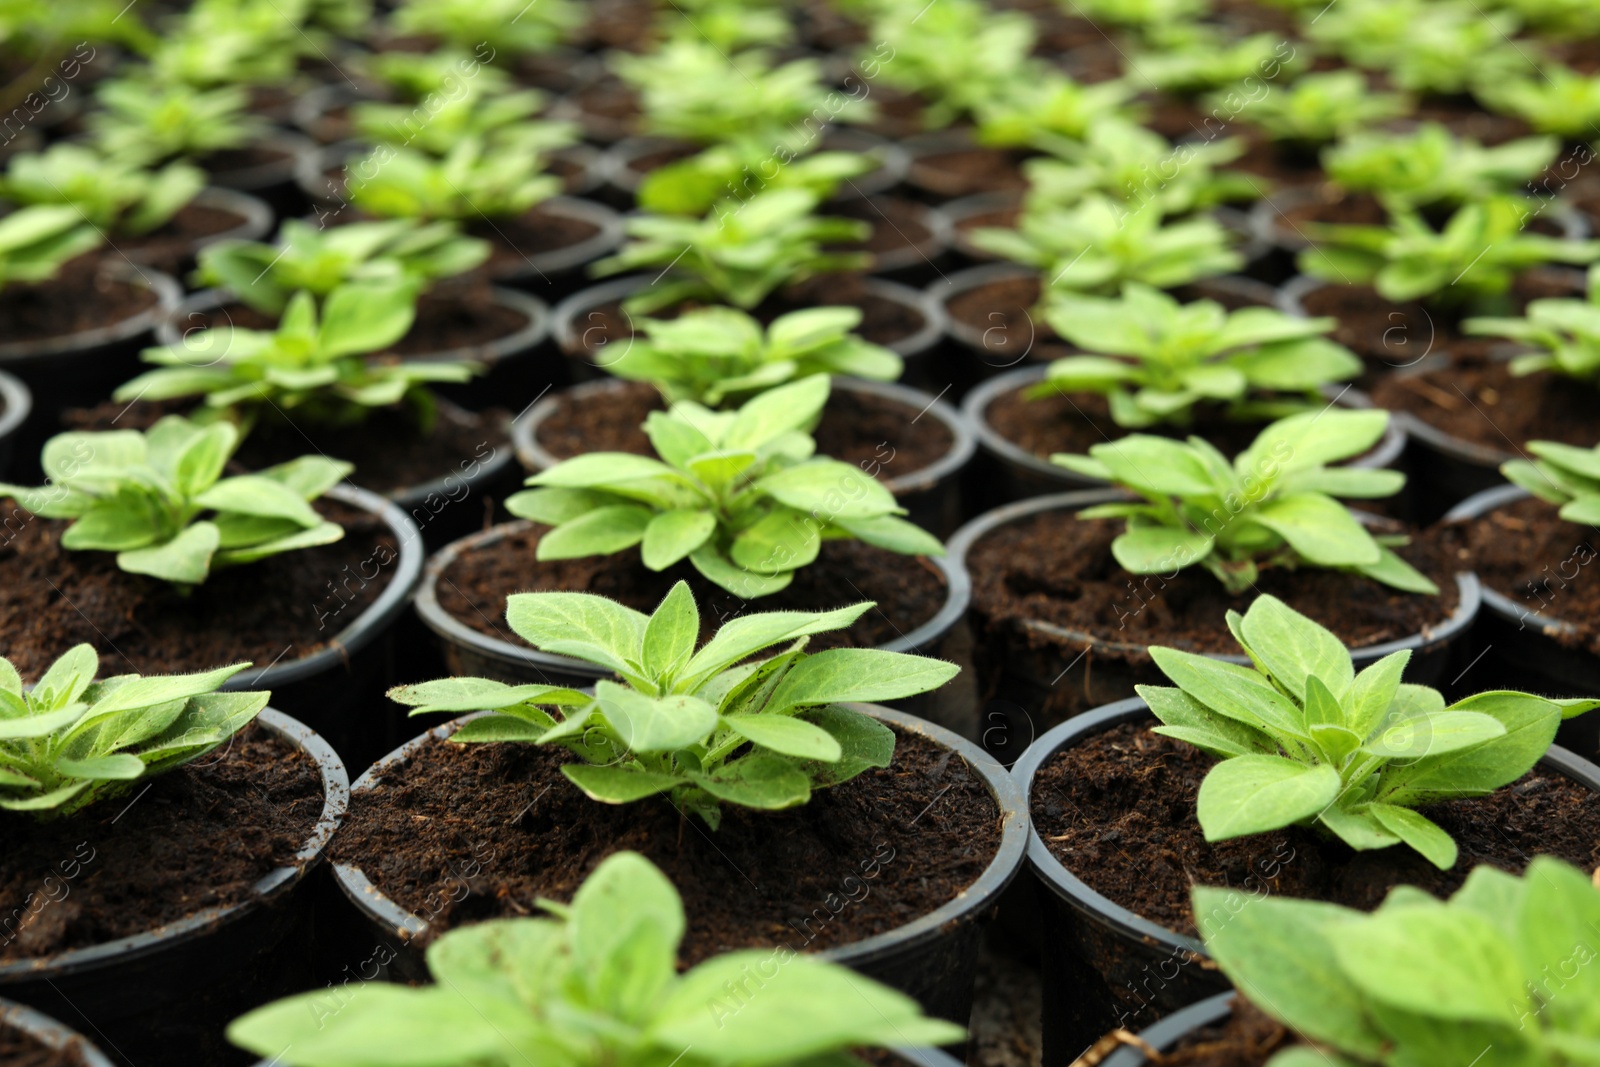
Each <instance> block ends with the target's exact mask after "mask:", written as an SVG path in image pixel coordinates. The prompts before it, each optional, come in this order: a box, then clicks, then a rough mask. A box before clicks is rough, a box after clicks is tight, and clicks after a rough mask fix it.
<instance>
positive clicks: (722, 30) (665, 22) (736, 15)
mask: <svg viewBox="0 0 1600 1067" xmlns="http://www.w3.org/2000/svg"><path fill="white" fill-rule="evenodd" d="M657 18H658V21H659V23H660V25H661V27H662V30H663V32H664V35H665V36H666V38H667V40H668V41H684V40H693V41H706V42H709V43H710V44H711V45H712V46H713V47H715V48H718V49H720V50H722V51H723V52H728V53H733V52H740V51H743V50H744V49H746V48H755V47H762V46H773V47H776V46H781V45H789V44H792V43H794V36H795V33H794V25H793V24H792V23H791V22H790V21H789V16H788V14H787V12H786V11H785V10H784V8H783V6H782V5H780V4H764V3H749V2H747V0H694V2H689V0H681V2H679V3H677V4H675V5H674V6H673V7H672V8H671V9H669V10H666V11H662V12H660V14H659V15H658V16H657Z"/></svg>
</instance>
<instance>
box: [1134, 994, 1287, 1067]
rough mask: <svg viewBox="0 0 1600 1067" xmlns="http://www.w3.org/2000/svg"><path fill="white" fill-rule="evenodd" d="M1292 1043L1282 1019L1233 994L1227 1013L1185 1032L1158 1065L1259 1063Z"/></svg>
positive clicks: (1251, 1066) (1240, 1066)
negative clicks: (1215, 1020) (1275, 1017)
mask: <svg viewBox="0 0 1600 1067" xmlns="http://www.w3.org/2000/svg"><path fill="white" fill-rule="evenodd" d="M1296 1043H1297V1042H1296V1039H1295V1035H1294V1034H1293V1033H1292V1032H1290V1031H1289V1030H1288V1029H1286V1028H1285V1027H1284V1026H1283V1024H1282V1023H1279V1022H1278V1021H1277V1020H1276V1019H1273V1018H1271V1017H1269V1016H1268V1015H1266V1014H1265V1013H1263V1012H1262V1011H1261V1009H1260V1008H1258V1007H1256V1006H1255V1005H1254V1004H1251V1003H1250V1002H1249V1001H1247V1000H1245V999H1244V998H1242V997H1235V998H1234V1001H1233V1013H1232V1014H1231V1015H1229V1016H1228V1017H1227V1018H1225V1019H1222V1020H1221V1021H1219V1022H1217V1023H1216V1024H1215V1025H1212V1026H1203V1027H1200V1028H1199V1029H1197V1030H1194V1031H1193V1032H1191V1033H1188V1034H1185V1035H1184V1036H1183V1037H1182V1038H1181V1039H1179V1041H1178V1043H1177V1044H1176V1045H1174V1046H1173V1047H1172V1048H1171V1049H1170V1050H1169V1051H1168V1052H1167V1054H1166V1055H1164V1056H1162V1057H1161V1067H1261V1065H1262V1064H1264V1063H1266V1062H1267V1061H1268V1060H1269V1059H1271V1058H1272V1056H1273V1054H1274V1053H1275V1052H1277V1051H1278V1050H1279V1049H1281V1048H1285V1047H1287V1046H1289V1045H1293V1044H1296Z"/></svg>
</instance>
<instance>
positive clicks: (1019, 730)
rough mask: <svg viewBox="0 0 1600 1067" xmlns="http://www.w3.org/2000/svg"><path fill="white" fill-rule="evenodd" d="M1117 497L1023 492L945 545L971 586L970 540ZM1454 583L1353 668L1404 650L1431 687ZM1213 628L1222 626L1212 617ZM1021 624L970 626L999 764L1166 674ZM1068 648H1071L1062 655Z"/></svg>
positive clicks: (1453, 645)
mask: <svg viewBox="0 0 1600 1067" xmlns="http://www.w3.org/2000/svg"><path fill="white" fill-rule="evenodd" d="M1126 499H1128V497H1126V496H1125V495H1123V494H1122V493H1120V492H1119V491H1117V490H1115V489H1088V490H1079V491H1076V492H1070V493H1055V494H1052V495H1050V496H1037V497H1030V498H1028V499H1026V500H1021V501H1018V502H1017V503H1014V504H1007V505H1005V506H1004V507H999V508H996V509H994V510H993V511H989V512H986V513H984V514H982V515H980V516H978V517H977V518H976V519H973V520H972V521H971V522H969V523H967V524H966V525H965V526H963V527H961V529H959V530H957V531H956V532H955V534H954V535H953V536H952V537H951V538H950V540H949V542H948V544H947V545H946V546H945V550H946V552H948V553H949V556H948V558H949V560H950V561H951V563H952V565H953V566H958V567H960V568H962V569H963V570H966V571H968V573H969V576H968V583H969V586H970V583H971V576H970V568H969V566H968V563H967V555H968V553H969V552H971V550H972V548H973V546H974V545H975V544H977V542H978V541H979V540H981V539H982V538H983V537H984V536H985V535H987V534H989V533H991V532H992V531H994V530H996V529H998V528H999V527H1001V526H1005V525H1009V524H1011V523H1015V522H1019V521H1022V520H1024V519H1028V518H1031V517H1033V516H1034V515H1038V514H1041V513H1044V512H1051V511H1060V512H1076V511H1080V510H1082V509H1083V508H1086V507H1091V506H1093V505H1096V504H1105V503H1109V502H1112V501H1117V500H1126ZM1358 515H1359V513H1358ZM1456 590H1457V593H1458V595H1459V597H1460V601H1459V603H1458V604H1457V605H1456V609H1455V611H1454V612H1453V613H1452V614H1451V616H1450V617H1449V618H1448V619H1447V620H1445V622H1444V623H1443V624H1441V625H1439V626H1437V627H1436V628H1434V629H1433V630H1431V631H1425V632H1422V633H1417V634H1412V635H1411V636H1409V637H1406V638H1403V639H1400V640H1395V641H1385V642H1383V643H1381V644H1376V645H1365V646H1363V647H1361V648H1356V649H1351V655H1352V657H1353V658H1354V660H1355V663H1356V666H1357V668H1358V669H1359V668H1361V667H1363V666H1365V665H1366V664H1368V663H1371V662H1373V661H1375V660H1378V659H1381V658H1383V657H1384V656H1387V655H1388V654H1389V653H1391V652H1398V651H1399V650H1401V649H1410V650H1411V652H1412V656H1411V662H1410V665H1409V666H1408V667H1407V669H1406V681H1408V682H1415V683H1418V684H1422V685H1434V684H1436V683H1437V682H1438V681H1439V679H1440V678H1442V677H1444V676H1445V673H1446V670H1447V668H1448V667H1449V665H1450V663H1451V662H1452V661H1453V659H1454V657H1455V655H1456V654H1457V653H1458V651H1459V650H1460V649H1461V648H1462V647H1463V646H1464V644H1465V639H1466V635H1467V634H1468V633H1469V632H1470V629H1471V626H1472V622H1473V619H1474V618H1476V616H1477V614H1478V604H1479V599H1480V598H1479V592H1478V590H1479V587H1478V579H1477V576H1476V575H1474V574H1472V573H1470V572H1465V571H1463V572H1458V573H1457V574H1456ZM1217 625H1218V626H1219V627H1220V626H1221V625H1222V620H1221V619H1218V620H1217ZM1021 628H1022V629H1023V630H1024V631H1026V632H1025V633H1024V634H1018V635H1006V636H997V637H996V638H995V647H994V649H993V651H989V650H987V649H985V648H984V646H983V644H982V642H981V641H980V640H979V638H980V635H978V634H977V633H974V648H973V658H974V663H975V666H976V674H977V682H978V688H979V692H981V693H983V694H984V697H985V700H986V701H987V703H986V704H985V705H984V708H983V709H981V710H982V714H983V718H984V722H985V723H986V726H987V728H986V729H985V731H984V734H983V741H984V747H985V748H986V749H988V751H989V752H990V753H991V754H993V755H994V757H995V758H996V759H998V760H1000V761H1002V762H1004V763H1007V764H1009V763H1011V762H1012V761H1014V760H1016V759H1017V757H1018V756H1019V755H1020V754H1021V753H1022V751H1023V750H1024V749H1025V748H1026V747H1027V746H1028V745H1029V743H1031V742H1032V740H1033V738H1034V737H1035V736H1037V735H1038V734H1039V732H1040V730H1041V729H1043V728H1044V727H1046V726H1049V725H1053V724H1054V723H1057V722H1060V721H1061V720H1062V719H1064V718H1065V719H1072V718H1073V717H1074V716H1076V715H1079V714H1081V713H1082V712H1083V711H1084V710H1085V709H1088V708H1093V707H1098V706H1100V705H1103V704H1109V703H1111V702H1113V701H1118V700H1123V699H1126V698H1127V697H1130V696H1132V695H1133V693H1134V686H1135V685H1142V684H1153V685H1161V684H1164V681H1165V676H1164V675H1163V674H1162V673H1161V671H1160V670H1159V669H1158V668H1157V667H1156V665H1155V663H1154V662H1153V661H1152V660H1151V659H1150V658H1149V652H1148V646H1146V645H1144V644H1142V643H1139V642H1130V641H1113V640H1109V639H1106V638H1103V637H1099V636H1096V635H1094V634H1090V633H1083V632H1077V631H1072V630H1067V629H1064V628H1062V627H1060V626H1057V625H1055V624H1053V623H1049V622H1044V621H1042V620H1030V621H1028V622H1025V623H1023V624H1022V627H1021ZM1069 648H1070V649H1077V650H1078V651H1076V652H1075V653H1074V652H1070V651H1069ZM1210 655H1211V657H1212V658H1213V659H1219V660H1223V661H1224V662H1228V663H1236V664H1239V665H1241V666H1248V665H1249V662H1250V661H1249V659H1248V657H1246V656H1245V655H1244V654H1243V653H1228V654H1217V653H1212V654H1210Z"/></svg>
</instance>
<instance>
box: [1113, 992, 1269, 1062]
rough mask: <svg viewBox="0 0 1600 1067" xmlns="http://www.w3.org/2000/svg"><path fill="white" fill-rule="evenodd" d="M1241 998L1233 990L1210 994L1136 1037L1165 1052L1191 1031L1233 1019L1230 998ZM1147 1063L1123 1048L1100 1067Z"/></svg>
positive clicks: (1136, 1051) (1133, 1050) (1136, 1052)
mask: <svg viewBox="0 0 1600 1067" xmlns="http://www.w3.org/2000/svg"><path fill="white" fill-rule="evenodd" d="M1242 995H1243V994H1241V993H1239V992H1238V991H1236V990H1232V989H1230V990H1228V991H1227V992H1225V993H1213V994H1212V995H1211V996H1209V997H1207V998H1205V999H1204V1000H1199V1001H1196V1002H1195V1003H1193V1004H1190V1005H1189V1006H1188V1007H1186V1008H1180V1009H1179V1010H1178V1011H1175V1012H1173V1013H1172V1014H1171V1015H1168V1016H1167V1017H1166V1018H1164V1019H1158V1020H1156V1021H1155V1022H1154V1023H1151V1024H1150V1025H1149V1026H1147V1027H1145V1028H1144V1029H1143V1030H1141V1031H1139V1036H1140V1037H1141V1038H1143V1039H1144V1041H1145V1043H1146V1044H1148V1045H1149V1046H1151V1047H1152V1048H1154V1049H1156V1050H1158V1051H1160V1052H1166V1051H1167V1050H1168V1049H1169V1048H1171V1047H1172V1046H1173V1045H1176V1044H1177V1043H1178V1041H1179V1040H1180V1039H1182V1038H1183V1037H1185V1036H1187V1035H1188V1033H1189V1032H1190V1031H1191V1030H1198V1029H1200V1028H1201V1027H1202V1026H1212V1025H1214V1024H1216V1023H1219V1022H1221V1021H1222V1020H1223V1019H1226V1018H1227V1017H1228V1016H1230V1015H1232V1014H1233V998H1234V997H1237V996H1242ZM1149 1063H1150V1060H1149V1058H1148V1057H1146V1056H1145V1054H1144V1053H1143V1052H1141V1051H1139V1049H1137V1048H1134V1047H1129V1046H1124V1047H1122V1048H1119V1049H1117V1051H1115V1052H1113V1053H1112V1054H1111V1056H1110V1057H1109V1058H1107V1059H1106V1061H1105V1062H1104V1064H1102V1065H1101V1067H1147V1065H1148V1064H1149Z"/></svg>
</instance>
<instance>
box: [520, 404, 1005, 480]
mask: <svg viewBox="0 0 1600 1067" xmlns="http://www.w3.org/2000/svg"><path fill="white" fill-rule="evenodd" d="M831 381H832V387H833V388H834V389H842V390H844V391H846V392H852V393H862V394H865V395H867V396H873V397H880V398H883V399H886V400H891V401H895V402H897V403H901V404H904V405H906V406H907V407H915V408H919V409H920V410H921V412H922V413H924V414H929V415H932V416H934V417H935V418H936V419H938V420H939V421H940V422H941V423H942V424H943V425H944V426H945V428H946V429H948V430H949V431H950V436H951V441H950V448H949V450H948V451H946V452H945V454H944V455H942V456H940V457H939V458H938V459H937V460H935V461H934V462H932V463H930V464H928V465H927V466H926V467H921V468H919V469H917V470H914V471H909V472H907V473H905V474H902V475H900V476H899V477H897V478H888V479H885V480H884V483H883V484H884V487H885V488H887V489H888V490H889V492H891V493H893V494H894V495H895V496H897V497H898V496H904V495H906V494H909V493H915V492H921V491H923V490H926V489H931V488H933V487H934V486H935V485H937V484H938V483H939V482H941V481H943V480H944V479H945V478H947V477H949V476H951V475H953V474H955V473H956V472H957V471H959V470H960V469H961V468H962V467H964V466H966V465H967V462H968V461H969V460H971V459H972V455H973V453H974V452H975V451H976V450H977V447H978V439H977V437H976V436H975V435H974V434H973V432H972V428H971V426H970V425H969V423H968V421H967V420H966V419H965V418H963V417H962V416H961V414H960V413H958V412H957V411H956V409H955V408H954V407H952V406H951V405H950V404H947V403H946V402H945V401H944V400H942V399H940V398H938V397H935V396H932V395H931V394H929V393H926V392H924V391H923V390H921V389H917V388H914V387H912V386H909V385H901V384H900V383H898V382H875V381H868V380H867V379H864V378H851V377H846V376H844V375H833V376H832V377H831ZM631 384H633V383H631V382H629V381H627V380H625V379H622V378H610V377H605V378H598V379H595V380H594V381H589V382H580V383H579V384H577V385H573V386H568V387H567V388H566V389H562V390H560V391H558V392H554V393H549V394H547V395H545V396H544V397H542V398H540V399H539V401H538V402H536V403H535V404H533V405H532V406H531V407H529V408H528V409H527V410H525V411H524V412H523V413H522V414H521V415H519V416H517V419H516V421H515V422H514V423H512V426H511V444H512V447H513V448H514V449H515V450H516V454H517V460H518V461H519V462H520V463H521V464H522V466H523V468H524V469H525V470H528V471H532V472H534V473H538V472H540V471H544V470H549V469H550V468H551V467H553V466H555V465H556V464H557V463H559V462H561V461H560V460H559V459H557V458H556V457H555V456H554V455H552V454H551V453H550V452H549V451H548V450H547V449H546V448H545V447H544V446H543V445H541V444H540V443H539V439H538V430H539V426H540V424H541V423H543V422H544V420H545V419H547V418H549V417H550V416H551V415H552V414H553V413H554V412H555V411H556V409H557V408H558V407H560V405H561V401H562V398H563V397H568V396H571V397H580V396H583V397H586V396H588V395H589V394H591V393H604V392H608V391H610V390H613V389H619V388H623V387H625V386H627V385H631ZM920 417H921V415H918V418H920Z"/></svg>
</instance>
